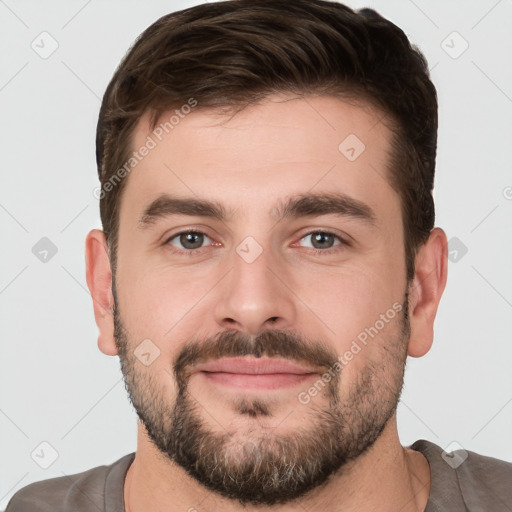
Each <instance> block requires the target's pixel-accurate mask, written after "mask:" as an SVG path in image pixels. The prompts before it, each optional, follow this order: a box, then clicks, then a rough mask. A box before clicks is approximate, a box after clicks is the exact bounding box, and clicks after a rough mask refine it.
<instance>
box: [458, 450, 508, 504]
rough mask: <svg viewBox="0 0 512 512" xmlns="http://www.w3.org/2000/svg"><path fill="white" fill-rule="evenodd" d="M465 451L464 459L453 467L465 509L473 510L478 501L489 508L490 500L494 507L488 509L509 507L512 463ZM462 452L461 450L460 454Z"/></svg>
mask: <svg viewBox="0 0 512 512" xmlns="http://www.w3.org/2000/svg"><path fill="white" fill-rule="evenodd" d="M458 451H460V450H458ZM454 453H456V452H454ZM465 453H467V459H466V460H465V461H464V462H463V463H462V464H460V466H458V467H457V469H456V472H457V477H458V479H459V485H460V488H461V491H462V494H463V496H464V499H465V501H466V503H467V505H468V507H469V509H470V510H473V509H476V507H477V506H480V504H486V505H487V507H489V504H490V503H495V507H496V508H493V509H492V510H510V508H512V463H510V462H506V461H504V460H500V459H495V458H493V457H488V456H486V455H481V454H478V453H474V452H471V451H467V452H465ZM465 453H464V451H462V456H464V455H465ZM490 500H492V501H490ZM500 507H501V508H500ZM504 507H506V508H504ZM488 509H489V508H488Z"/></svg>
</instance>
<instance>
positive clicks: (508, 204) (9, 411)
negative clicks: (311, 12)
mask: <svg viewBox="0 0 512 512" xmlns="http://www.w3.org/2000/svg"><path fill="white" fill-rule="evenodd" d="M197 3H198V2H194V1H190V2H184V1H176V2H170V1H167V2H163V1H153V2H142V1H123V2H120V1H117V2H114V1H112V2H108V3H107V2H102V1H100V0H92V1H91V0H90V1H88V2H84V1H80V2H77V1H66V2H64V1H60V2H58V1H46V2H37V1H24V2H22V1H15V0H5V1H0V45H1V46H0V47H1V50H2V53H1V55H2V62H1V66H0V108H1V117H0V131H1V133H0V144H1V153H0V155H1V158H0V173H1V186H0V225H1V230H2V248H3V252H2V265H1V267H0V268H1V273H0V342H1V357H0V365H1V367H0V432H1V436H0V450H1V453H0V460H1V469H0V509H3V508H5V506H6V504H7V502H8V500H9V498H10V497H11V496H12V494H13V493H14V492H15V491H16V490H17V489H19V488H20V487H23V486H25V485H27V484H28V483H30V482H33V481H37V480H42V479H46V478H50V477H55V476H63V475H69V474H72V473H75V472H80V471H84V470H86V469H89V468H91V467H95V466H98V465H102V464H110V463H112V462H113V461H114V460H116V459H118V458H120V457H121V456H122V455H124V454H126V453H128V452H131V451H134V450H135V447H136V415H135V412H134V411H133V410H132V408H131V405H130V404H129V402H128V398H127V395H126V392H125V390H124V386H123V382H122V375H121V372H120V369H119V361H118V358H117V357H108V356H105V355H103V354H102V353H101V352H100V351H99V350H98V348H97V345H96V337H97V330H96V325H95V323H94V318H93V308H92V301H91V298H90V296H89V293H88V290H87V287H86V283H85V263H84V239H85V236H86V234H87V232H88V231H89V230H90V229H92V228H94V227H100V221H99V209H98V201H97V199H96V198H95V197H94V195H93V191H94V189H95V187H97V185H98V183H97V178H96V168H95V158H94V151H95V147H94V139H95V127H96V121H97V115H98V110H99V106H100V98H101V97H102V95H103V92H104V90H105V87H106V85H107V83H108V81H109V80H110V77H111V76H112V73H113V72H114V69H115V67H116V66H117V64H118V63H119V61H120V59H121V57H122V56H123V55H124V53H125V51H126V50H127V49H128V47H129V46H130V44H131V43H132V42H133V40H134V39H135V37H136V36H138V34H139V33H140V32H141V31H142V30H143V29H144V28H146V27H147V26H148V25H150V24H151V23H152V22H154V21H155V20H156V19H157V18H158V17H160V16H161V15H163V14H166V13H167V12H170V11H173V10H177V9H180V8H184V7H188V6H191V5H194V4H197ZM350 5H351V6H353V7H364V6H371V7H374V8H376V9H377V10H379V11H380V12H381V13H382V14H383V15H385V16H386V17H389V18H390V19H391V20H392V21H394V22H395V23H396V24H397V25H398V26H400V27H401V28H403V29H404V31H405V32H406V33H407V34H408V35H409V37H410V38H411V40H412V41H413V42H414V43H416V44H418V45H419V47H420V48H421V49H422V51H423V52H424V53H425V54H426V56H427V59H428V61H429V65H430V67H431V69H432V78H433V81H434V83H435V85H436V86H437V88H438V93H439V102H440V128H439V151H438V166H437V178H436V187H435V199H436V204H437V222H436V224H437V225H438V226H441V227H442V228H444V229H445V231H446V233H447V235H448V238H449V239H451V243H450V249H451V250H452V251H456V252H457V257H455V256H456V254H455V252H453V253H452V259H453V260H454V261H451V262H450V265H449V279H448V285H447V288H446V291H445V294H444V297H443V299H442V301H441V305H440V310H439V313H438V318H437V321H436V333H435V341H434V345H433V348H432V350H431V351H430V352H429V354H427V356H425V357H424V358H420V359H412V358H410V359H409V363H408V368H407V372H406V383H405V388H404V392H403V396H402V401H401V403H400V405H399V417H398V421H399V433H400V436H401V440H402V443H403V444H404V445H408V444H411V443H412V442H414V441H415V440H416V439H420V438H425V439H429V440H431V441H433V442H435V443H437V444H439V445H441V446H442V447H443V448H444V447H446V446H448V445H450V444H451V445H452V447H458V446H459V445H460V446H461V447H463V448H465V449H466V450H473V451H477V452H480V453H483V454H486V455H490V456H494V457H498V458H502V459H505V460H508V461H512V437H511V436H510V432H511V431H512V429H511V427H512V403H511V402H512V385H511V384H512V372H511V371H510V363H511V355H512V347H511V343H510V339H511V333H512V315H511V312H512V309H511V308H512V265H511V262H512V257H511V256H512V173H511V169H510V165H511V162H512V116H511V114H512V68H511V66H510V62H511V56H512V31H511V30H510V26H511V20H512V2H511V0H501V1H495V0H492V1H471V2H469V1H462V0H461V1H458V2H455V1H451V2H446V1H427V0H415V1H412V0H407V1H405V0H401V1H395V2H392V1H389V0H379V1H366V2H359V1H351V2H350ZM43 31H46V32H48V33H49V34H50V36H48V35H42V36H41V35H40V34H41V32H43ZM454 31H455V32H457V34H453V32H454ZM53 41H56V42H57V43H58V48H57V49H56V51H55V52H54V53H53V54H52V55H50V56H47V58H42V57H41V56H40V54H41V53H42V52H45V51H46V52H49V51H50V50H51V49H52V44H56V43H54V42H53ZM443 41H444V42H443ZM33 42H34V43H33ZM466 42H467V44H468V45H469V46H468V48H467V49H466V51H464V52H463V53H461V51H462V50H463V49H464V48H465V46H466ZM31 45H34V46H35V48H36V49H37V51H36V50H35V49H33V48H32V46H31ZM38 52H39V53H38ZM45 56H46V55H45ZM43 237H47V238H48V239H49V240H51V242H52V244H54V245H55V247H56V248H57V253H56V254H55V255H53V256H52V253H51V251H50V252H49V253H48V254H47V256H46V258H47V261H46V262H43V261H40V259H39V258H38V257H36V255H35V254H34V253H33V247H34V246H35V245H36V244H37V243H38V242H39V241H40V239H41V238H43ZM454 238H456V240H455V241H454ZM39 243H40V244H43V245H44V244H45V243H47V242H39ZM464 247H466V248H467V253H465V254H464V251H465V250H466V249H464ZM36 249H37V250H34V251H35V252H36V253H38V251H40V250H43V249H44V247H43V249H41V247H39V246H36ZM43 254H44V253H42V254H40V253H39V254H38V255H39V256H40V257H42V256H43ZM42 442H45V443H49V445H51V447H49V446H48V445H46V444H44V445H41V443H42ZM453 442H456V443H458V444H455V445H454V444H452V443H453ZM53 450H55V453H54V451H53ZM31 454H32V456H31ZM55 454H58V457H57V458H56V460H54V461H53V459H54V458H55ZM51 462H53V463H52V464H51V465H49V467H48V468H47V469H43V468H42V467H41V465H48V464H50V463H51Z"/></svg>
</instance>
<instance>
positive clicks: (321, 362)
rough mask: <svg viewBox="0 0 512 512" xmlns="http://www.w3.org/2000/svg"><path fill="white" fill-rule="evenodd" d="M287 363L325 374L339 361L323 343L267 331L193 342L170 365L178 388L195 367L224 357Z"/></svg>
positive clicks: (224, 333) (229, 333)
mask: <svg viewBox="0 0 512 512" xmlns="http://www.w3.org/2000/svg"><path fill="white" fill-rule="evenodd" d="M245 356H254V357H257V358H260V357H263V356H266V357H269V358H283V359H289V360H292V361H295V362H299V363H301V362H302V363H306V364H308V365H314V366H315V367H317V368H318V373H324V372H325V371H327V370H328V369H329V368H332V367H333V365H334V364H335V363H336V362H337V361H338V356H337V354H336V352H335V351H334V350H333V349H332V348H331V347H330V346H329V345H328V344H327V343H326V342H325V341H323V340H315V341H314V342H312V341H310V340H307V339H305V338H304V337H303V336H301V335H300V334H298V333H295V332H291V331H280V330H276V329H268V330H265V331H262V332H261V333H259V334H258V335H256V336H252V335H250V334H248V333H245V332H241V331H222V332H219V333H217V334H216V335H214V336H212V337H210V338H207V339H205V340H204V341H200V340H192V341H190V342H188V343H187V344H186V345H184V346H183V348H182V349H181V350H180V352H179V353H178V355H177V357H176V360H175V362H174V365H173V370H174V374H175V377H176V380H177V381H178V383H179V384H181V385H183V386H184V385H185V384H186V381H187V379H188V376H189V374H190V371H191V370H192V369H193V367H194V366H196V365H198V364H202V363H206V362H207V361H211V360H217V359H221V358H223V357H245Z"/></svg>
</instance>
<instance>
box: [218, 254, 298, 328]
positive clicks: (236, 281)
mask: <svg viewBox="0 0 512 512" xmlns="http://www.w3.org/2000/svg"><path fill="white" fill-rule="evenodd" d="M287 281H290V279H289V276H287V272H286V268H284V262H283V261H280V260H279V258H278V257H276V256H274V255H272V253H271V250H270V249H264V250H263V252H262V253H261V254H260V255H259V256H258V257H257V258H256V260H254V261H252V262H250V260H246V259H244V258H243V257H242V256H240V255H239V254H238V253H237V252H235V251H234V254H233V255H232V258H231V271H230V272H229V273H228V275H227V276H226V278H225V279H223V280H222V281H221V283H219V287H218V289H217V290H216V292H217V296H216V300H215V306H214V308H215V309H214V314H215V320H216V322H217V324H218V325H220V326H221V327H222V328H223V329H237V330H240V331H244V332H247V333H249V334H254V335H255V334H257V333H259V332H260V331H262V330H264V329H265V328H273V329H287V328H291V327H292V326H293V325H294V324H295V321H296V314H297V304H296V296H295V295H294V293H293V290H292V288H291V287H290V283H289V282H287Z"/></svg>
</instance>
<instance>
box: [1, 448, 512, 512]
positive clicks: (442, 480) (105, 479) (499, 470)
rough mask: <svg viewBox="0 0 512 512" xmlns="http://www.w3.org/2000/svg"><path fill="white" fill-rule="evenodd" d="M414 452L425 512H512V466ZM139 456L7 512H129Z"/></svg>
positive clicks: (48, 486)
mask: <svg viewBox="0 0 512 512" xmlns="http://www.w3.org/2000/svg"><path fill="white" fill-rule="evenodd" d="M410 448H412V449H413V450H416V451H419V452H421V453H422V454H423V455H425V457H426V458H427V460H428V463H429V465H430V473H431V488H430V497H429V500H428V503H427V507H426V509H425V512H468V511H469V512H511V511H512V463H510V462H505V461H502V460H498V459H494V458H492V457H486V456H484V455H479V454H477V453H474V452H470V451H467V452H465V451H464V450H457V451H454V452H452V453H451V456H450V454H448V455H446V454H444V457H443V449H442V448H441V447H439V446H437V445H436V444H434V443H432V442H430V441H425V440H423V439H420V440H419V441H416V442H415V443H414V444H412V445H411V446H410ZM466 454H467V458H466V459H465V460H464V461H462V459H464V457H465V456H466ZM134 458H135V453H130V454H128V455H125V456H124V457H121V458H120V459H119V460H117V461H116V462H114V463H113V464H111V465H109V466H99V467H96V468H92V469H89V470H88V471H84V472H83V473H77V474H74V475H69V476H64V477H57V478H51V479H48V480H43V481H41V482H34V483H32V484H29V485H27V486H26V487H23V488H22V489H20V490H19V491H17V492H16V493H15V494H14V496H13V497H12V499H11V500H10V501H9V504H8V505H7V508H6V510H5V512H96V511H99V512H125V510H124V496H123V493H124V479H125V477H126V473H127V471H128V468H129V467H130V464H131V463H132V462H133V460H134Z"/></svg>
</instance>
